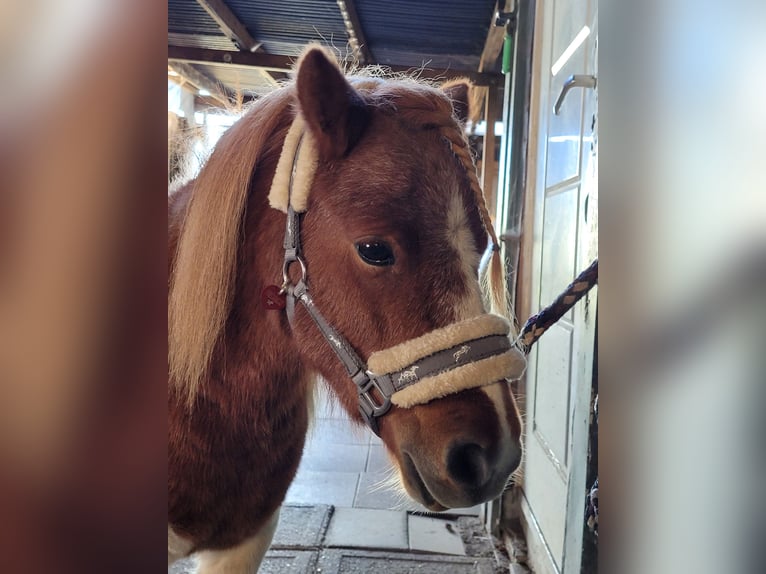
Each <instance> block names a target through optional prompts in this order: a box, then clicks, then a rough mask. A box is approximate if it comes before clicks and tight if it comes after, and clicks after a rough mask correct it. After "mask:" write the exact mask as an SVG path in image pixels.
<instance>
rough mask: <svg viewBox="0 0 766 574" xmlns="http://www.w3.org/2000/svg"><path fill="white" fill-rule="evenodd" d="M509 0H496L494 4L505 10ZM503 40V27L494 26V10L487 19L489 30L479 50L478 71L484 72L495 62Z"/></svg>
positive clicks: (502, 10) (500, 9)
mask: <svg viewBox="0 0 766 574" xmlns="http://www.w3.org/2000/svg"><path fill="white" fill-rule="evenodd" d="M510 1H511V0H498V2H497V4H496V6H497V7H498V10H499V11H501V12H505V11H507V9H508V4H509V2H510ZM504 40H505V27H504V26H495V11H494V10H493V11H492V16H491V17H490V21H489V30H487V38H486V40H484V49H483V50H482V52H481V59H480V60H479V71H480V72H486V71H487V70H491V69H492V67H493V66H494V65H495V62H497V57H498V56H499V55H500V51H501V50H502V49H503V41H504Z"/></svg>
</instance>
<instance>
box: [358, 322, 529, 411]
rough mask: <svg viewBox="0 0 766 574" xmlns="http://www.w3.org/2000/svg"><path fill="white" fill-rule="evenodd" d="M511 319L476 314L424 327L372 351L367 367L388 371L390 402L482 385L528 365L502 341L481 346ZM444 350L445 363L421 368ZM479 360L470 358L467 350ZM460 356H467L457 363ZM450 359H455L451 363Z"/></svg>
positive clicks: (503, 331)
mask: <svg viewBox="0 0 766 574" xmlns="http://www.w3.org/2000/svg"><path fill="white" fill-rule="evenodd" d="M510 328H511V326H510V324H509V323H508V321H507V320H506V319H504V318H503V317H500V316H499V315H491V314H485V315H479V316H477V317H473V318H471V319H468V320H466V321H461V322H459V323H454V324H452V325H448V326H447V327H443V328H441V329H436V330H434V331H431V332H430V333H426V334H425V335H423V336H422V337H418V338H416V339H412V340H410V341H405V342H404V343H401V344H400V345H396V346H394V347H391V348H389V349H385V350H383V351H378V352H376V353H373V354H372V355H370V358H369V361H368V368H369V371H370V372H371V373H374V374H375V376H378V375H390V376H391V379H392V383H393V385H394V387H395V388H396V389H397V390H396V392H395V393H394V394H393V395H392V396H391V402H392V403H393V404H395V405H397V406H399V407H403V408H409V407H412V406H415V405H419V404H424V403H427V402H429V401H432V400H434V399H438V398H442V397H445V396H447V395H451V394H454V393H458V392H460V391H463V390H466V389H471V388H476V387H481V386H485V385H489V384H492V383H495V382H497V381H501V380H503V379H511V380H513V379H518V378H519V377H520V376H521V375H522V374H523V373H524V369H525V368H526V359H525V358H524V355H523V354H522V353H521V352H520V351H519V350H518V349H516V348H515V347H513V346H511V345H510V344H508V343H506V344H505V345H504V346H503V348H504V349H505V350H503V351H502V352H497V351H494V352H487V353H485V354H486V355H487V356H486V357H484V356H483V355H482V353H481V352H480V351H478V355H477V349H479V348H480V347H481V346H482V345H484V346H487V343H488V342H490V341H491V340H492V339H495V340H497V339H502V337H498V336H503V337H505V338H506V340H507V337H508V334H509V332H510ZM437 355H440V356H443V357H445V358H446V359H447V361H448V362H447V361H444V360H442V361H441V363H442V364H443V368H436V369H433V368H431V369H423V370H427V372H425V373H424V372H422V370H421V371H420V372H419V370H420V369H419V368H418V366H419V365H426V364H427V362H426V361H428V360H429V359H432V358H433V357H436V356H437ZM472 355H473V357H477V358H478V360H476V359H475V358H474V359H471V356H472ZM463 358H465V359H467V360H466V362H464V363H463V364H460V363H461V361H462V360H463ZM453 359H454V363H453Z"/></svg>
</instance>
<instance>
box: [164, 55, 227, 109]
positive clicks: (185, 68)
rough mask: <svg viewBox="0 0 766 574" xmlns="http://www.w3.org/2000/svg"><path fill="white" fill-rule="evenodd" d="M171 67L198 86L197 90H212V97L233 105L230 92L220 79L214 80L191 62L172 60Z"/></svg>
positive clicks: (221, 102)
mask: <svg viewBox="0 0 766 574" xmlns="http://www.w3.org/2000/svg"><path fill="white" fill-rule="evenodd" d="M170 67H171V68H173V69H174V70H175V71H176V72H178V74H179V76H181V78H183V79H184V80H186V81H187V82H188V83H190V84H192V85H193V86H194V87H196V88H197V90H207V91H208V92H210V97H211V98H213V99H215V100H216V101H218V102H220V104H221V105H223V106H229V105H231V100H230V94H229V93H228V90H227V89H226V88H225V87H224V86H223V85H222V84H221V83H220V82H219V81H217V80H214V79H213V78H211V77H210V76H208V75H207V74H204V73H202V72H200V71H199V70H197V69H196V68H194V67H193V66H190V65H189V64H184V63H182V62H171V64H170Z"/></svg>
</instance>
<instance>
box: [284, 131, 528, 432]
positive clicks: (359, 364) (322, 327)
mask: <svg viewBox="0 0 766 574" xmlns="http://www.w3.org/2000/svg"><path fill="white" fill-rule="evenodd" d="M300 123H302V122H300ZM300 123H299V121H298V120H297V119H296V122H295V123H294V124H293V126H292V127H291V129H290V132H292V136H293V137H292V140H293V141H292V144H289V143H288V140H290V139H291V133H288V137H287V139H286V142H285V146H284V148H283V152H282V153H283V156H284V155H285V154H287V156H286V157H289V155H290V154H292V158H291V159H292V162H291V165H290V163H285V162H284V161H283V160H285V159H286V157H285V158H283V157H280V163H279V166H282V165H285V166H290V167H291V168H292V169H291V171H290V175H289V181H288V183H287V194H286V206H285V207H286V212H287V222H286V226H285V238H284V244H283V247H284V250H285V257H284V264H283V267H282V277H283V284H282V287H281V289H280V293H281V294H284V295H285V297H286V309H287V317H288V321H289V323H290V326H291V327H292V326H293V322H294V316H295V307H296V305H297V304H298V303H300V304H301V305H303V307H304V309H306V311H307V312H308V314H309V316H310V317H311V318H312V320H313V321H314V324H315V325H316V326H317V328H318V329H319V332H320V333H321V334H322V336H323V337H324V338H325V340H326V341H327V343H328V344H329V345H330V347H331V348H332V350H333V351H334V352H335V355H336V356H337V357H338V360H339V361H340V362H341V364H342V365H343V367H344V368H345V369H346V372H347V374H348V376H349V378H350V379H351V380H352V381H353V382H354V385H355V386H356V389H357V394H358V401H359V412H360V413H361V415H362V417H363V418H364V420H365V422H366V423H367V425H368V426H369V427H370V429H372V431H373V432H374V433H375V434H376V435H379V434H380V431H379V425H378V419H379V418H380V417H382V416H383V415H384V414H386V413H387V412H388V411H389V410H390V409H391V405H392V404H394V405H397V406H400V407H403V408H408V407H412V406H414V405H416V404H423V403H426V402H429V401H431V400H434V399H437V398H441V397H443V396H446V395H448V394H453V393H457V392H459V391H461V390H465V389H468V388H474V387H479V386H484V385H488V384H491V383H494V382H496V381H498V380H501V379H505V378H518V377H520V376H521V374H522V373H523V371H524V368H525V365H526V362H525V359H524V356H523V355H522V353H521V352H520V351H519V350H518V349H516V348H515V347H514V346H513V345H512V343H511V341H510V339H509V338H508V333H509V331H510V324H509V323H508V322H507V321H506V320H505V319H504V318H502V317H500V316H498V315H490V314H486V315H479V316H478V317H474V318H472V319H469V320H467V321H462V322H459V323H454V324H452V325H448V326H447V327H443V328H440V329H435V330H434V331H431V332H430V333H427V334H425V335H423V336H421V337H418V338H416V339H411V340H409V341H406V342H404V343H401V344H399V345H396V346H395V347H392V348H390V349H385V350H383V351H378V352H375V353H373V354H372V355H370V358H369V361H368V363H369V364H365V362H364V361H362V359H360V357H359V355H358V354H357V353H356V351H355V350H354V348H353V347H352V346H351V344H349V342H348V341H347V340H346V339H345V338H344V337H343V336H342V335H341V334H340V333H339V332H338V331H337V330H336V329H335V328H334V327H333V326H332V325H331V324H330V323H329V322H328V321H327V320H326V319H325V318H324V316H323V315H322V313H321V312H320V311H319V309H317V307H316V305H315V304H314V300H313V298H312V297H311V294H310V293H309V286H308V268H307V265H306V262H305V260H304V259H303V256H302V252H301V251H302V250H301V237H300V234H301V215H300V213H299V212H298V211H296V209H295V208H294V207H293V202H292V197H293V186H294V182H295V180H296V174H297V173H298V172H299V171H300V169H299V157H300V155H301V154H300V151H301V147H302V146H303V142H304V140H305V139H306V138H305V137H304V136H305V133H304V131H303V126H302V125H300ZM293 128H295V130H294V129H293ZM298 130H300V132H298ZM296 132H297V135H298V138H297V140H296V139H295V137H294V136H295V133H296ZM312 143H313V142H312ZM310 147H312V148H313V146H310ZM312 151H313V149H312ZM310 161H311V162H312V165H314V166H315V165H316V159H315V158H310ZM279 166H278V168H277V171H278V173H277V175H275V178H274V184H272V193H274V189H275V188H276V187H277V186H278V185H279V184H278V179H279V178H280V177H281V178H282V179H285V178H284V174H281V175H280V173H279V171H280V167H279ZM282 169H285V168H282ZM304 171H305V170H304ZM310 175H313V173H312V174H310ZM300 177H301V178H303V179H304V180H306V181H309V182H310V176H309V178H308V179H306V174H305V173H302V174H301V175H300ZM304 185H306V186H308V185H309V183H305V184H304ZM303 193H304V197H303V199H304V200H305V193H307V190H304V192H303ZM272 205H273V206H274V207H281V206H280V205H275V201H272ZM293 263H297V264H298V265H299V266H300V278H299V279H298V281H297V282H296V283H293V282H292V280H291V278H290V274H289V271H290V267H291V266H292V265H293ZM403 359H404V360H403ZM374 391H377V393H378V397H376V395H375V394H374Z"/></svg>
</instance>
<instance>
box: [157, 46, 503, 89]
mask: <svg viewBox="0 0 766 574" xmlns="http://www.w3.org/2000/svg"><path fill="white" fill-rule="evenodd" d="M168 60H170V61H171V62H185V63H196V64H211V63H212V64H228V65H231V66H244V67H249V68H261V69H264V70H273V71H280V72H289V71H291V70H292V69H293V63H294V61H295V58H293V57H290V56H277V55H275V54H265V53H262V52H230V51H226V50H207V49H204V48H189V47H186V46H168ZM383 69H384V70H386V69H389V70H391V71H392V72H394V73H400V72H405V73H407V72H409V73H413V74H414V75H417V76H418V77H420V78H428V79H436V80H448V79H450V78H468V79H469V80H471V81H472V82H473V83H474V84H475V85H477V86H498V85H501V84H502V83H503V75H502V74H492V73H486V72H484V73H479V72H476V71H474V70H456V69H449V70H445V69H434V68H425V67H424V68H418V67H416V66H384V67H383Z"/></svg>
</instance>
